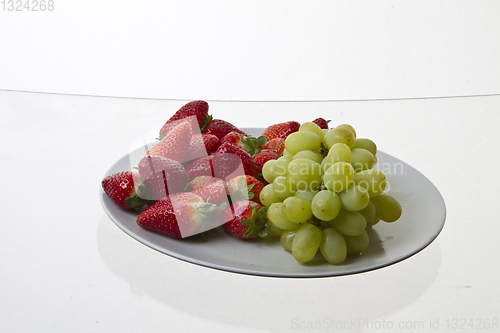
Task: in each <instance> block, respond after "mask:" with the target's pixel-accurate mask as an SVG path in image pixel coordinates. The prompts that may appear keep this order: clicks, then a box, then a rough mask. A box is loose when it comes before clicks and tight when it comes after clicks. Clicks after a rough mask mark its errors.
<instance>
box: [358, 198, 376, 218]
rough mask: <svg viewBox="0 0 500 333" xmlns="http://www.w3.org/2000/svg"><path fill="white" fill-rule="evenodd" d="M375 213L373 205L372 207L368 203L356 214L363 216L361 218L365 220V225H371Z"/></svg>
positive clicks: (371, 204)
mask: <svg viewBox="0 0 500 333" xmlns="http://www.w3.org/2000/svg"><path fill="white" fill-rule="evenodd" d="M375 212H376V210H375V205H373V203H372V202H371V201H369V202H368V205H367V206H366V207H365V208H363V209H362V210H360V211H358V213H360V214H361V215H363V217H364V218H365V220H366V224H368V223H370V224H371V223H372V221H373V219H374V218H375Z"/></svg>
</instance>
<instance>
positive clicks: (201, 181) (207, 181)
mask: <svg viewBox="0 0 500 333" xmlns="http://www.w3.org/2000/svg"><path fill="white" fill-rule="evenodd" d="M219 180H220V179H219V178H215V177H213V176H198V177H196V178H195V179H193V180H191V181H190V182H189V188H188V191H190V192H193V191H195V190H197V189H200V188H202V187H205V186H208V185H212V184H214V183H216V182H217V181H219Z"/></svg>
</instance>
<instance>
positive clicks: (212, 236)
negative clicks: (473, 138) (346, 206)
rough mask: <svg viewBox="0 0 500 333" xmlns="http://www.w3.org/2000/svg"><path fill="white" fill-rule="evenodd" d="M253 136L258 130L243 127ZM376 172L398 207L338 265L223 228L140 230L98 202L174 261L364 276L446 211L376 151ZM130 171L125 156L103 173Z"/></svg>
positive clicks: (271, 272)
mask: <svg viewBox="0 0 500 333" xmlns="http://www.w3.org/2000/svg"><path fill="white" fill-rule="evenodd" d="M243 130H244V131H245V132H246V133H248V134H251V135H254V136H258V135H259V134H260V133H261V132H262V130H263V129H259V128H244V129H243ZM377 157H378V164H379V168H380V169H381V170H384V171H386V173H387V179H388V181H389V184H390V189H389V193H390V194H391V195H392V196H394V197H395V198H396V199H397V200H398V201H399V202H400V203H401V205H402V207H403V215H402V216H401V218H400V219H399V220H398V221H396V222H394V223H385V222H379V223H378V224H376V225H375V226H374V227H373V231H372V233H371V235H370V245H369V247H368V249H367V250H366V251H365V252H364V253H363V254H362V255H360V256H356V257H348V258H347V259H346V261H345V262H344V263H343V264H342V265H338V266H334V265H330V264H328V263H326V261H324V259H322V258H321V255H320V254H318V255H317V256H316V257H315V258H314V259H313V260H312V261H311V262H309V263H306V264H301V263H298V262H297V261H295V259H294V258H293V257H292V255H291V254H290V253H289V252H286V251H285V250H283V248H282V247H281V245H280V243H279V240H278V239H277V238H275V237H273V236H268V237H266V238H264V239H256V240H250V241H243V240H239V239H237V238H235V237H234V236H232V235H230V234H228V233H226V232H225V231H224V230H222V228H217V229H212V230H210V231H209V232H208V234H209V237H208V238H203V237H201V236H200V235H196V236H193V237H189V238H186V239H172V238H170V237H167V236H164V235H161V234H158V233H154V232H151V231H148V230H145V229H143V228H141V227H139V226H138V225H137V224H136V222H135V221H136V218H137V215H138V214H137V213H136V212H131V211H126V210H123V209H121V208H119V207H118V206H116V205H115V204H114V203H113V202H112V201H111V199H110V198H109V197H108V196H107V195H106V194H105V193H104V191H102V189H101V191H100V197H101V203H102V206H103V208H104V210H105V211H106V213H107V214H108V216H109V217H110V219H111V220H112V221H113V222H114V223H115V224H116V225H117V226H118V227H119V228H120V229H122V230H123V231H124V232H125V233H127V234H128V235H129V236H131V237H132V238H134V239H136V240H137V241H139V242H141V243H143V244H144V245H146V246H149V247H151V248H152V249H155V250H157V251H159V252H162V253H164V254H167V255H169V256H172V257H174V258H177V259H181V260H184V261H187V262H190V263H193V264H198V265H202V266H205V267H210V268H215V269H220V270H224V271H228V272H234V273H243V274H251V275H260V276H274V277H328V276H338V275H347V274H355V273H360V272H366V271H370V270H374V269H377V268H381V267H385V266H388V265H391V264H394V263H397V262H399V261H402V260H404V259H406V258H409V257H410V256H412V255H414V254H415V253H417V252H419V251H421V250H422V249H424V248H425V247H426V246H427V245H429V244H430V243H432V241H434V239H436V237H437V236H438V234H439V233H440V231H441V230H442V228H443V226H444V221H445V216H446V209H445V204H444V200H443V198H442V196H441V194H440V193H439V191H438V190H437V188H436V187H435V186H434V185H433V184H432V183H431V182H430V181H429V180H428V179H427V178H426V177H425V176H424V175H422V174H421V173H420V172H418V171H417V170H416V169H414V168H413V167H411V166H410V165H408V164H406V163H404V162H402V161H400V160H398V159H397V158H395V157H392V156H390V155H388V154H385V153H383V152H380V151H379V152H378V153H377ZM125 170H130V161H129V156H128V155H125V156H123V157H122V158H121V159H119V160H118V161H117V162H116V163H115V164H113V166H111V168H110V169H109V170H108V171H107V172H106V175H110V174H113V173H116V172H119V171H125Z"/></svg>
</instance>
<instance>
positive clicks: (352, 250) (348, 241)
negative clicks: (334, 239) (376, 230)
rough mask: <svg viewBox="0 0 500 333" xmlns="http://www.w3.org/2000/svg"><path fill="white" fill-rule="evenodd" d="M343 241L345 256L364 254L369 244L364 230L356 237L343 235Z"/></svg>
mask: <svg viewBox="0 0 500 333" xmlns="http://www.w3.org/2000/svg"><path fill="white" fill-rule="evenodd" d="M344 239H345V245H346V247H347V254H349V255H354V256H355V255H359V254H361V253H363V252H365V250H366V249H367V248H368V245H369V244H370V238H369V237H368V233H367V232H366V230H363V232H362V233H360V234H359V235H357V236H346V235H344Z"/></svg>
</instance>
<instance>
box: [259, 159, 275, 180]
mask: <svg viewBox="0 0 500 333" xmlns="http://www.w3.org/2000/svg"><path fill="white" fill-rule="evenodd" d="M276 161H277V160H269V161H267V162H266V163H264V165H263V166H262V177H264V179H265V180H266V181H267V182H268V183H272V182H273V181H274V179H275V178H276V177H278V175H277V174H275V173H274V165H275V164H276Z"/></svg>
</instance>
